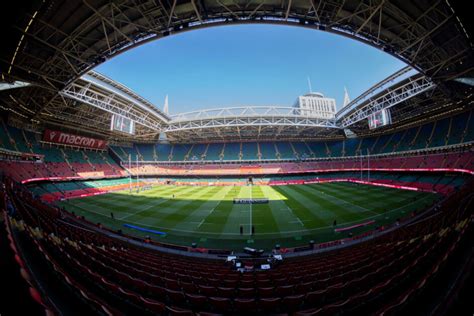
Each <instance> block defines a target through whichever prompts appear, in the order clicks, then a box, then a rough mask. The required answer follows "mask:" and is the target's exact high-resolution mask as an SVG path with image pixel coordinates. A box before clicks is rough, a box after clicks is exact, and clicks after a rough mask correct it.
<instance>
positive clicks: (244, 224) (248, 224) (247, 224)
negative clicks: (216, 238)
mask: <svg viewBox="0 0 474 316" xmlns="http://www.w3.org/2000/svg"><path fill="white" fill-rule="evenodd" d="M239 225H242V226H250V225H251V224H250V223H242V224H239ZM262 225H264V224H253V226H262ZM272 234H274V233H272ZM275 234H276V233H275ZM221 235H227V233H221ZM230 235H240V234H233V233H231V234H230Z"/></svg>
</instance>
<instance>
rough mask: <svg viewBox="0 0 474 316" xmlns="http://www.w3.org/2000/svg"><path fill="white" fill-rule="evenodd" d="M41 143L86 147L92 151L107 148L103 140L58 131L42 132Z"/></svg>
mask: <svg viewBox="0 0 474 316" xmlns="http://www.w3.org/2000/svg"><path fill="white" fill-rule="evenodd" d="M43 141H45V142H49V143H57V144H64V145H72V146H79V147H87V148H92V149H105V147H106V146H107V142H106V141H105V140H101V139H96V138H90V137H84V136H79V135H74V134H68V133H63V132H60V131H52V130H49V129H47V130H45V131H44V134H43Z"/></svg>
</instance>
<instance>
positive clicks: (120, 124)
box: [110, 115, 135, 135]
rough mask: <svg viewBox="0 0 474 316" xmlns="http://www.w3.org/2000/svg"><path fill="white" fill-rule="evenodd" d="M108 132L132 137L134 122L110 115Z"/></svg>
mask: <svg viewBox="0 0 474 316" xmlns="http://www.w3.org/2000/svg"><path fill="white" fill-rule="evenodd" d="M110 130H111V131H119V132H122V133H127V134H132V135H134V134H135V122H133V121H132V120H131V119H128V118H126V117H123V116H120V115H112V122H110Z"/></svg>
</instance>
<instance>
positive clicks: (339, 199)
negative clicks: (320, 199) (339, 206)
mask: <svg viewBox="0 0 474 316" xmlns="http://www.w3.org/2000/svg"><path fill="white" fill-rule="evenodd" d="M318 191H319V190H318ZM319 193H322V194H324V195H329V196H332V197H333V198H334V199H336V200H338V201H341V202H342V203H343V204H349V205H352V206H355V207H357V208H359V209H361V210H364V211H365V212H370V213H372V214H377V215H380V213H377V212H374V211H372V210H369V209H368V208H365V207H363V206H360V205H356V204H352V203H351V202H349V201H346V200H343V199H341V198H338V197H337V196H334V195H332V194H329V193H326V192H323V191H319Z"/></svg>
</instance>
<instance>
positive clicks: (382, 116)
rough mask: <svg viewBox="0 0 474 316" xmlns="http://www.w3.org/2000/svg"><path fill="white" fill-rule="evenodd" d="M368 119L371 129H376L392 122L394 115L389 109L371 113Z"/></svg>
mask: <svg viewBox="0 0 474 316" xmlns="http://www.w3.org/2000/svg"><path fill="white" fill-rule="evenodd" d="M368 120H369V129H375V128H378V127H381V126H385V125H389V124H392V117H391V116H390V111H389V110H388V109H384V110H381V111H378V112H375V113H374V114H371V115H370V116H369V118H368Z"/></svg>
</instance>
